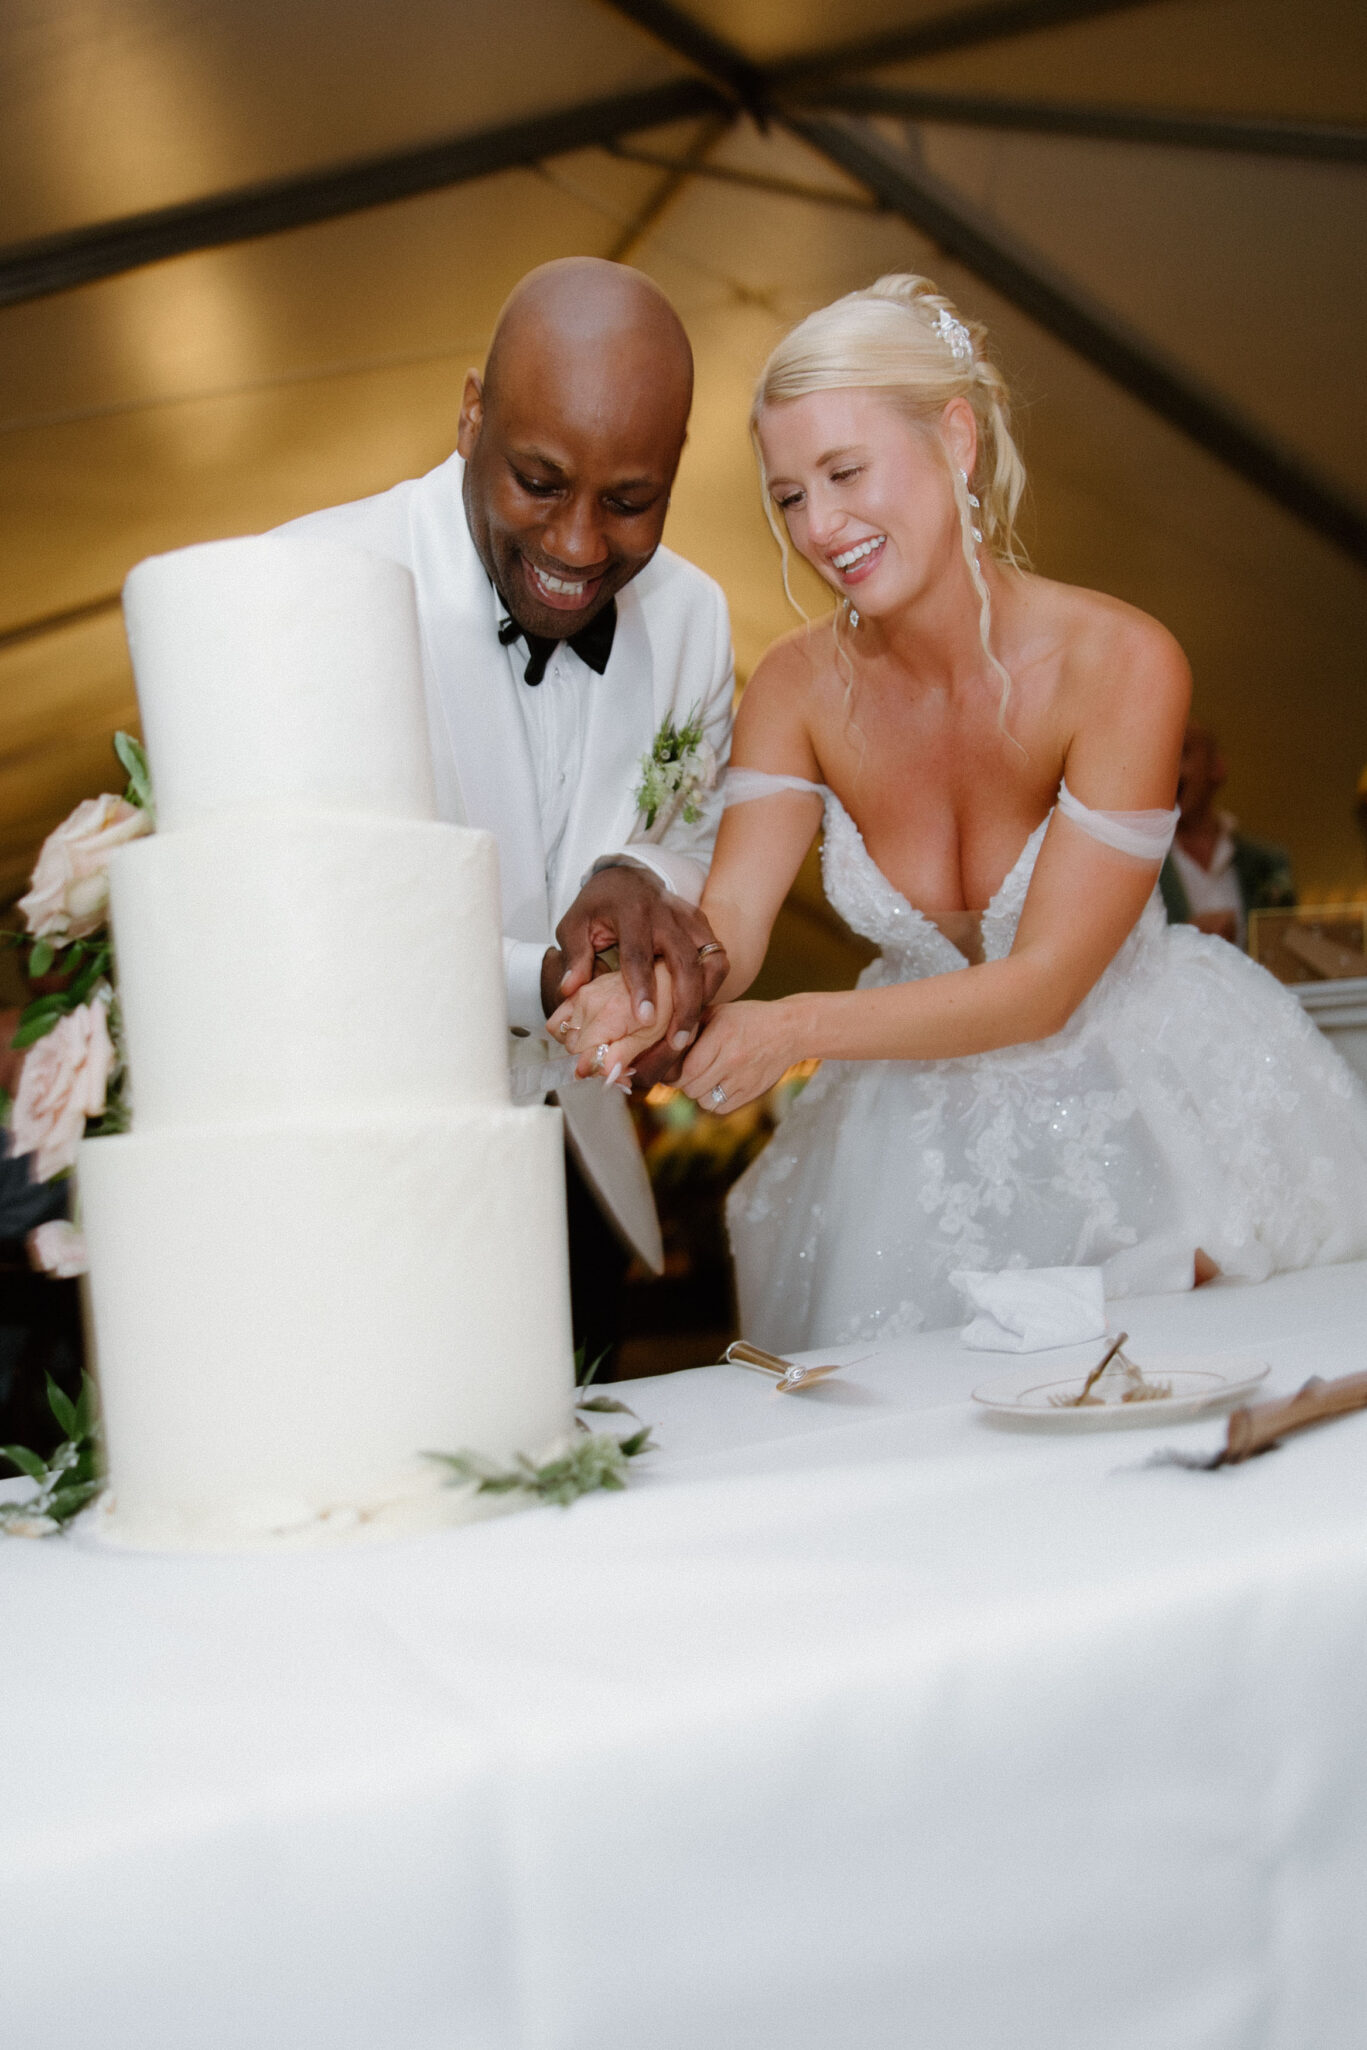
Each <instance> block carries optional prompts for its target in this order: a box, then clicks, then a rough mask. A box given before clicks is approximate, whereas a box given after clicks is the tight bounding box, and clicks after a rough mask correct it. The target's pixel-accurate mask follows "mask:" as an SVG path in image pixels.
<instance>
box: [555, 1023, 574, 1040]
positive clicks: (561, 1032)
mask: <svg viewBox="0 0 1367 2050" xmlns="http://www.w3.org/2000/svg"><path fill="white" fill-rule="evenodd" d="M573 1024H574V1020H573V1019H572V1018H562V1019H561V1021H560V1023H559V1025H558V1026H557V1027H556V1037H557V1039H559V1040H560V1041H561V1043H562V1044H563V1043H564V1041H565V1040H567V1039H568V1038H569V1036H570V1031H571V1029H572V1027H573Z"/></svg>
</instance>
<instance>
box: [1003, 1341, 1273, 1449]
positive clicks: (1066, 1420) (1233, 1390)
mask: <svg viewBox="0 0 1367 2050" xmlns="http://www.w3.org/2000/svg"><path fill="white" fill-rule="evenodd" d="M1139 1364H1140V1366H1141V1367H1142V1368H1143V1371H1144V1375H1145V1378H1146V1379H1147V1380H1150V1381H1170V1382H1171V1383H1172V1394H1171V1395H1167V1396H1161V1397H1155V1398H1154V1399H1153V1400H1152V1401H1149V1402H1105V1403H1100V1404H1098V1405H1095V1406H1094V1405H1092V1404H1090V1403H1089V1404H1088V1406H1087V1407H1086V1408H1085V1409H1070V1408H1067V1407H1066V1406H1064V1404H1063V1403H1059V1402H1057V1401H1055V1400H1053V1399H1051V1398H1055V1397H1060V1396H1061V1397H1063V1398H1064V1399H1065V1403H1066V1399H1067V1398H1068V1397H1069V1396H1074V1395H1079V1394H1080V1393H1081V1392H1082V1384H1083V1382H1084V1381H1085V1380H1086V1378H1087V1370H1086V1369H1085V1368H1073V1369H1072V1370H1070V1371H1068V1372H1062V1371H1060V1369H1059V1368H1057V1367H1054V1368H1052V1369H1051V1368H1049V1367H1046V1366H1044V1365H1043V1364H1041V1363H1040V1362H1039V1361H1036V1363H1035V1365H1034V1366H1033V1367H1017V1369H1016V1371H1015V1373H1014V1374H1008V1375H1006V1376H1005V1378H1004V1379H1002V1380H1000V1381H986V1382H984V1383H983V1385H982V1387H981V1388H975V1389H974V1390H973V1400H974V1401H975V1402H980V1403H981V1404H982V1405H983V1407H984V1409H988V1410H990V1411H991V1412H992V1414H993V1415H994V1416H1004V1417H1015V1418H1018V1419H1020V1420H1021V1421H1023V1422H1026V1421H1028V1422H1029V1423H1032V1424H1057V1425H1060V1426H1061V1427H1062V1428H1063V1429H1064V1430H1071V1431H1096V1430H1102V1431H1115V1430H1126V1429H1129V1428H1130V1427H1131V1426H1133V1425H1135V1424H1175V1423H1180V1421H1181V1420H1182V1418H1183V1417H1193V1416H1201V1415H1203V1414H1205V1413H1206V1412H1207V1411H1213V1410H1217V1409H1227V1408H1228V1407H1229V1406H1230V1404H1231V1403H1235V1402H1238V1401H1240V1400H1241V1399H1242V1398H1243V1397H1244V1396H1245V1395H1248V1394H1249V1393H1251V1391H1252V1390H1253V1389H1255V1388H1256V1387H1257V1385H1258V1383H1259V1382H1260V1381H1264V1380H1266V1378H1267V1375H1268V1372H1269V1368H1268V1365H1267V1362H1266V1361H1265V1360H1256V1359H1250V1358H1249V1357H1248V1356H1247V1355H1246V1354H1243V1353H1162V1354H1153V1355H1150V1354H1147V1353H1146V1354H1145V1356H1144V1358H1143V1359H1142V1360H1141V1361H1140V1363H1139Z"/></svg>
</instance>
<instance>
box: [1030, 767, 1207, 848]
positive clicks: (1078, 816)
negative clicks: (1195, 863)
mask: <svg viewBox="0 0 1367 2050" xmlns="http://www.w3.org/2000/svg"><path fill="white" fill-rule="evenodd" d="M1058 808H1059V810H1060V811H1061V812H1062V813H1063V816H1064V817H1065V818H1066V819H1071V820H1072V822H1073V824H1074V825H1075V826H1080V827H1081V828H1082V831H1083V832H1084V833H1090V834H1091V836H1092V838H1093V839H1094V840H1100V841H1101V842H1102V844H1103V845H1104V846H1106V847H1114V849H1115V850H1116V852H1117V854H1132V855H1134V856H1135V858H1136V860H1138V861H1162V859H1163V857H1164V855H1165V854H1166V853H1167V851H1168V849H1169V847H1170V846H1171V845H1172V836H1173V834H1174V833H1175V832H1176V830H1177V821H1178V818H1179V816H1180V813H1179V812H1178V809H1177V807H1176V805H1174V806H1173V808H1172V810H1171V811H1093V810H1092V807H1091V806H1090V805H1089V804H1084V803H1083V802H1082V799H1081V798H1080V797H1074V795H1073V793H1072V791H1071V790H1070V789H1069V788H1068V785H1067V783H1066V781H1065V782H1063V783H1060V784H1059V787H1058Z"/></svg>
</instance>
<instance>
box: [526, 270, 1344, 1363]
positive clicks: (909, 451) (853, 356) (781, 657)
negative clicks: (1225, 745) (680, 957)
mask: <svg viewBox="0 0 1367 2050" xmlns="http://www.w3.org/2000/svg"><path fill="white" fill-rule="evenodd" d="M752 428H753V433H754V439H755V443H756V447H757V450H758V453H759V458H760V465H761V470H762V473H763V480H764V485H765V489H766V492H767V504H769V505H770V506H771V507H773V508H775V509H776V511H771V512H770V521H771V524H772V525H773V526H774V529H775V533H776V535H777V537H778V539H779V542H780V547H781V548H782V549H783V551H784V570H785V582H786V571H787V543H791V545H792V546H793V547H794V548H796V549H797V551H798V552H799V554H801V555H802V556H803V557H804V558H805V559H806V561H808V562H809V563H810V564H811V565H812V567H813V568H814V569H815V570H816V571H817V573H818V575H819V576H821V577H822V578H824V580H825V581H826V582H827V583H828V584H829V585H830V586H831V587H832V589H833V590H834V591H835V592H836V593H837V594H838V598H839V604H838V606H837V608H836V610H835V613H834V615H833V616H832V617H831V618H829V619H827V620H826V621H824V622H822V623H821V624H819V625H809V626H808V627H807V628H806V629H805V630H803V631H799V632H797V633H795V634H792V635H790V636H789V637H788V638H787V639H785V640H782V641H780V642H779V643H778V644H777V645H776V646H775V647H773V648H771V649H770V650H769V652H768V654H767V655H766V656H765V657H764V659H763V661H762V662H761V663H760V665H759V667H758V668H757V669H756V670H755V672H754V675H753V677H752V678H751V680H750V683H749V685H748V687H747V689H746V692H745V695H744V699H743V701H742V704H741V707H740V711H739V714H738V717H737V722H736V731H735V743H734V747H733V752H732V767H731V769H730V771H729V773H728V776H727V782H726V790H725V797H726V804H727V807H728V808H727V811H726V815H725V817H724V819H723V822H722V828H721V832H720V835H719V837H718V841H717V850H716V857H715V860H714V864H713V867H712V871H711V876H710V878H709V881H708V886H707V891H706V894H705V896H704V898H703V909H704V911H705V912H706V914H707V917H708V918H709V920H710V921H711V924H712V927H713V930H714V931H715V933H716V935H717V937H718V939H719V940H720V941H721V942H722V943H723V944H724V946H725V947H726V950H727V953H728V955H729V959H730V973H729V975H728V978H727V980H726V982H725V984H724V985H723V987H722V990H721V993H720V999H719V1004H718V1008H717V1009H716V1010H715V1012H714V1013H713V1015H712V1017H711V1019H710V1022H709V1023H708V1024H707V1025H706V1027H705V1030H704V1031H703V1032H702V1034H701V1036H700V1037H699V1038H698V1040H697V1042H696V1043H695V1045H694V1046H693V1047H692V1049H691V1050H690V1052H689V1054H688V1058H687V1061H686V1063H685V1065H684V1070H683V1086H684V1088H685V1089H686V1090H687V1092H688V1093H689V1095H690V1096H692V1097H694V1098H695V1099H696V1100H697V1101H698V1102H700V1103H702V1104H704V1105H706V1106H707V1107H708V1108H710V1109H713V1110H718V1111H722V1110H730V1109H734V1108H736V1107H738V1106H739V1105H741V1104H744V1103H746V1102H748V1101H749V1100H750V1099H752V1098H753V1097H756V1096H758V1095H760V1094H762V1093H763V1092H764V1091H765V1090H767V1089H769V1088H770V1087H771V1086H772V1084H773V1083H774V1082H775V1081H777V1079H778V1078H779V1076H780V1075H782V1074H783V1073H784V1071H785V1070H786V1069H787V1068H788V1067H789V1066H791V1065H792V1063H794V1062H795V1061H798V1060H801V1059H804V1058H809V1057H813V1056H815V1057H818V1058H819V1059H820V1060H821V1062H822V1066H821V1068H820V1070H819V1072H818V1073H817V1075H816V1076H815V1077H814V1079H813V1080H812V1081H811V1082H810V1083H809V1084H808V1085H807V1087H806V1089H805V1090H804V1091H803V1093H802V1095H801V1096H800V1097H799V1099H798V1100H797V1102H796V1104H795V1105H794V1107H793V1109H792V1111H791V1112H790V1114H789V1115H788V1116H787V1117H786V1118H785V1120H784V1122H783V1124H782V1126H781V1128H780V1130H779V1131H778V1132H777V1134H776V1135H775V1137H774V1139H773V1140H772V1141H771V1143H770V1145H769V1147H768V1149H767V1150H766V1152H765V1153H763V1154H762V1155H761V1156H760V1158H759V1159H758V1160H757V1161H756V1162H755V1163H754V1164H753V1165H752V1166H751V1167H750V1168H749V1169H748V1170H747V1172H746V1173H745V1174H744V1175H743V1176H742V1177H741V1179H740V1181H739V1182H738V1183H737V1185H736V1187H735V1188H734V1190H733V1191H732V1194H731V1198H730V1202H729V1205H728V1220H729V1225H730V1231H731V1240H732V1247H733V1250H734V1254H735V1259H736V1268H737V1279H738V1286H739V1296H740V1314H741V1324H742V1328H743V1329H744V1330H745V1332H746V1333H747V1335H749V1336H750V1337H752V1338H754V1339H756V1340H758V1341H760V1342H761V1343H763V1344H767V1345H769V1346H772V1347H773V1348H775V1349H776V1350H779V1351H796V1350H799V1349H802V1348H809V1347H813V1346H817V1345H828V1344H839V1343H845V1342H849V1341H854V1340H862V1339H867V1338H870V1337H874V1336H876V1335H880V1334H884V1335H894V1334H898V1333H905V1332H908V1331H911V1330H915V1329H917V1328H920V1327H922V1326H936V1325H943V1324H948V1323H954V1322H957V1321H959V1319H960V1317H961V1316H962V1315H963V1312H964V1304H963V1299H962V1297H961V1296H960V1294H959V1293H958V1291H957V1290H956V1289H955V1288H954V1286H953V1285H952V1283H951V1279H950V1277H951V1276H952V1274H953V1273H954V1272H955V1271H956V1270H958V1269H961V1268H974V1269H993V1270H996V1269H1001V1268H1004V1267H1010V1266H1029V1267H1040V1266H1063V1265H1077V1264H1089V1265H1090V1264H1096V1265H1100V1266H1101V1267H1102V1268H1103V1269H1104V1273H1105V1284H1106V1290H1107V1293H1108V1294H1109V1295H1119V1294H1126V1293H1135V1292H1144V1293H1149V1292H1153V1291H1163V1290H1169V1289H1179V1288H1190V1287H1191V1286H1192V1285H1193V1283H1194V1282H1196V1281H1200V1280H1203V1279H1205V1278H1207V1277H1208V1276H1210V1275H1212V1274H1214V1273H1216V1272H1224V1273H1227V1274H1232V1275H1239V1276H1244V1277H1247V1278H1249V1279H1260V1278H1262V1277H1263V1276H1264V1275H1266V1274H1268V1273H1270V1272H1271V1271H1273V1270H1274V1269H1277V1268H1288V1267H1302V1266H1307V1265H1311V1264H1315V1263H1318V1262H1321V1261H1333V1260H1344V1259H1351V1258H1354V1257H1358V1256H1360V1255H1363V1254H1367V1092H1364V1091H1363V1089H1362V1087H1361V1085H1360V1084H1359V1083H1358V1082H1356V1081H1355V1079H1354V1078H1353V1077H1352V1076H1351V1075H1350V1074H1349V1072H1348V1070H1347V1069H1346V1068H1345V1067H1344V1065H1343V1063H1342V1062H1341V1061H1340V1060H1339V1059H1338V1058H1337V1056H1336V1055H1335V1054H1333V1053H1332V1051H1331V1050H1330V1049H1329V1047H1328V1046H1327V1044H1326V1043H1325V1042H1324V1041H1323V1040H1322V1038H1321V1037H1320V1036H1319V1034H1318V1033H1317V1032H1316V1030H1315V1028H1314V1027H1313V1026H1312V1025H1311V1024H1310V1023H1309V1021H1308V1020H1307V1018H1306V1017H1305V1015H1304V1013H1303V1012H1302V1010H1301V1008H1300V1006H1299V1005H1298V1004H1297V1003H1296V1001H1295V999H1294V998H1292V997H1291V996H1289V995H1288V994H1287V993H1286V992H1284V991H1283V990H1281V989H1280V988H1279V987H1278V985H1277V984H1275V983H1274V982H1273V981H1272V979H1271V978H1270V977H1269V976H1268V975H1267V974H1265V973H1264V971H1263V970H1262V969H1260V968H1257V967H1255V966H1254V965H1253V964H1252V963H1251V962H1249V961H1248V960H1247V959H1245V957H1244V956H1243V955H1242V954H1239V953H1237V952H1236V951H1235V950H1234V949H1233V948H1232V947H1230V946H1227V945H1226V944H1225V943H1224V942H1223V941H1220V940H1215V939H1210V938H1207V937H1205V936H1204V935H1202V934H1199V933H1197V932H1196V931H1195V930H1194V929H1193V928H1191V927H1189V926H1174V927H1169V926H1168V925H1167V924H1166V923H1165V920H1164V914H1163V911H1162V907H1161V904H1160V902H1159V899H1158V896H1157V893H1156V890H1155V884H1156V882H1157V877H1158V871H1159V867H1160V864H1161V862H1162V860H1163V856H1164V854H1165V853H1166V851H1167V847H1168V843H1169V841H1170V839H1171V836H1172V831H1173V827H1174V824H1175V821H1176V817H1177V814H1176V811H1175V810H1173V809H1172V808H1171V807H1172V802H1173V794H1174V790H1175V787H1176V781H1177V767H1178V756H1179V753H1180V749H1181V742H1182V733H1183V729H1184V726H1185V722H1186V717H1187V708H1188V701H1189V697H1190V677H1189V673H1188V669H1187V664H1186V662H1185V660H1184V658H1183V655H1182V651H1181V649H1180V648H1179V647H1178V646H1177V644H1176V642H1175V641H1174V640H1173V639H1172V637H1171V635H1169V634H1168V633H1167V632H1166V631H1165V630H1164V628H1163V627H1161V626H1159V625H1158V624H1157V623H1156V622H1155V621H1154V620H1152V619H1149V618H1147V617H1145V615H1144V614H1142V613H1140V612H1137V611H1135V610H1134V608H1133V607H1131V606H1129V605H1125V604H1122V603H1121V602H1120V601H1118V600H1117V599H1114V598H1108V597H1104V596H1102V595H1100V594H1099V593H1097V592H1093V591H1083V590H1077V589H1074V588H1072V587H1071V586H1068V585H1064V584H1057V583H1053V582H1050V581H1049V580H1047V579H1045V578H1043V577H1039V576H1035V575H1032V574H1030V573H1028V572H1027V571H1026V570H1025V569H1024V567H1023V566H1022V564H1021V557H1020V552H1019V549H1018V545H1017V542H1016V538H1015V530H1014V522H1015V516H1016V511H1017V507H1018V505H1019V502H1020V497H1021V492H1022V490H1023V487H1024V483H1025V475H1024V471H1023V469H1022V466H1021V462H1020V458H1019V456H1018V454H1017V452H1016V448H1015V445H1014V443H1013V441H1012V437H1011V429H1010V423H1009V414H1008V400H1007V394H1006V390H1005V386H1004V383H1003V380H1002V377H1001V375H1000V373H999V372H998V371H997V369H996V368H995V367H994V365H993V364H992V363H991V361H990V360H989V358H988V357H987V355H986V354H985V352H984V336H983V331H982V330H981V329H980V328H979V327H977V326H976V325H974V324H972V323H969V322H966V321H964V320H963V319H962V317H961V316H960V315H959V314H958V313H957V312H956V311H955V310H954V308H953V307H952V306H951V305H950V303H949V302H948V300H946V299H945V298H944V297H943V295H942V294H940V293H939V292H937V290H936V289H935V287H934V286H933V285H932V284H931V283H930V282H929V281H928V280H926V279H924V278H917V277H908V276H892V277H886V278H882V279H880V280H879V281H878V283H877V284H875V285H874V286H872V287H871V288H870V289H869V290H867V291H861V292H854V293H851V294H850V295H848V296H847V297H846V298H843V299H840V300H837V301H836V302H835V303H834V304H833V305H831V306H828V307H825V308H824V309H822V310H821V311H820V312H818V313H814V314H812V315H811V316H810V318H808V319H807V320H804V321H803V322H802V323H801V324H800V325H799V326H798V327H796V328H795V329H794V330H793V332H792V333H791V334H789V335H788V336H787V337H786V339H785V340H784V341H782V342H781V343H780V344H779V346H778V348H777V349H776V350H775V351H774V353H773V355H772V356H771V357H770V359H769V362H768V363H767V365H766V366H765V369H764V372H763V375H762V377H761V379H760V383H759V389H758V393H757V397H756V401H755V408H754V413H753V416H752ZM780 519H781V521H782V523H783V524H782V528H780V526H779V524H778V522H779V520H780ZM785 530H786V539H785ZM819 827H824V838H823V845H822V866H823V877H824V883H825V889H826V894H827V896H828V898H829V899H830V901H831V903H832V904H833V906H834V907H835V909H836V910H837V911H839V912H840V913H841V915H842V916H843V917H844V919H845V920H846V922H847V923H848V924H849V925H850V926H852V927H853V929H854V930H855V931H856V932H858V933H861V934H863V935H864V936H865V937H866V938H868V939H870V940H872V941H874V942H875V943H876V944H877V945H878V947H879V948H880V949H881V952H880V956H879V958H878V959H877V960H876V961H875V962H874V963H873V965H872V966H871V967H870V968H868V969H867V970H866V971H865V972H864V974H863V975H862V976H861V977H860V981H859V986H858V988H857V989H855V990H850V991H842V992H835V993H812V994H807V995H799V996H792V997H785V998H783V999H782V1000H781V1001H778V1002H774V1003H755V1002H744V1001H738V999H740V998H741V997H742V993H743V992H744V990H745V989H746V988H747V987H748V986H749V984H750V983H751V981H752V980H753V979H754V977H755V975H756V973H757V972H758V969H759V967H760V964H761V962H762V961H763V958H764V953H765V949H766V946H767V944H768V940H769V935H770V932H771V930H772V927H773V923H774V919H775V917H776V916H777V913H778V910H779V907H780V906H781V904H782V903H783V900H784V897H785V896H786V894H787V892H788V889H789V887H790V885H791V884H792V882H793V879H794V877H795V875H796V874H797V870H798V868H799V866H800V864H801V862H802V859H803V856H804V855H805V853H806V851H807V849H808V847H809V846H810V844H811V842H812V839H813V837H814V836H815V834H816V832H817V830H818V828H819ZM663 973H664V971H663V969H662V968H661V969H660V970H659V974H660V975H661V976H663ZM657 996H658V997H659V999H660V1000H659V1002H658V1005H657V1015H658V1016H660V1017H664V1018H667V1017H668V1016H669V1015H670V1006H669V1002H668V993H667V992H657ZM636 1023H637V1021H636V1017H635V1014H634V1013H633V1011H632V1009H631V1004H630V999H629V996H628V994H627V992H626V991H625V990H624V989H623V987H622V985H621V983H620V980H619V979H618V978H617V977H615V976H606V977H602V978H600V979H599V980H598V981H596V982H594V983H592V984H590V985H589V986H588V987H587V988H586V989H584V990H582V991H581V992H580V993H579V994H578V995H577V996H576V997H574V998H572V999H571V1000H570V1001H569V1002H568V1003H567V1004H565V1005H564V1006H563V1007H562V1008H561V1010H560V1011H558V1012H557V1013H556V1015H555V1017H554V1018H553V1019H552V1020H551V1029H552V1030H553V1031H555V1032H557V1033H558V1034H559V1036H561V1038H562V1039H563V1041H564V1043H565V1045H566V1046H567V1047H569V1048H570V1049H571V1050H572V1051H574V1052H576V1053H579V1054H580V1061H579V1067H580V1071H581V1072H587V1071H588V1070H589V1069H590V1067H591V1066H597V1067H599V1068H601V1069H602V1070H603V1072H604V1073H605V1074H607V1073H610V1071H611V1069H612V1068H614V1067H616V1066H617V1064H618V1063H619V1062H620V1063H621V1064H622V1066H623V1067H625V1066H627V1065H628V1064H629V1062H630V1061H631V1060H632V1059H633V1058H634V1057H635V1056H636V1054H637V1053H639V1052H640V1051H641V1050H642V1049H643V1048H644V1046H646V1045H647V1044H649V1043H650V1041H651V1039H652V1037H653V1036H654V1035H653V1033H652V1031H651V1029H650V1028H649V1027H646V1028H644V1029H636Z"/></svg>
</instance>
